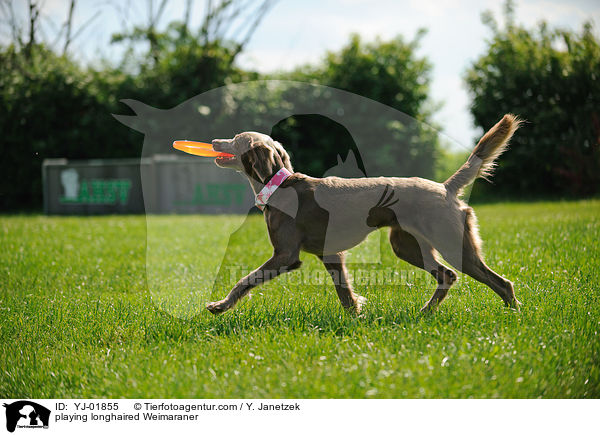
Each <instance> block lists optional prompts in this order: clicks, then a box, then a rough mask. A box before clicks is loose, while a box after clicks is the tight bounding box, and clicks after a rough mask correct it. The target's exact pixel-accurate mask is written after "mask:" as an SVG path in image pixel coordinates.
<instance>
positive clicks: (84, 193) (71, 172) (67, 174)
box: [60, 168, 131, 205]
mask: <svg viewBox="0 0 600 435" xmlns="http://www.w3.org/2000/svg"><path fill="white" fill-rule="evenodd" d="M60 182H61V184H62V186H63V190H64V196H63V197H62V198H60V202H62V203H63V204H99V205H106V204H108V205H112V204H117V203H120V204H127V203H128V202H129V191H130V190H131V180H128V179H109V180H104V179H102V180H101V179H93V180H81V181H80V180H79V174H78V173H77V171H76V170H75V169H73V168H70V169H65V170H64V171H62V172H61V173H60Z"/></svg>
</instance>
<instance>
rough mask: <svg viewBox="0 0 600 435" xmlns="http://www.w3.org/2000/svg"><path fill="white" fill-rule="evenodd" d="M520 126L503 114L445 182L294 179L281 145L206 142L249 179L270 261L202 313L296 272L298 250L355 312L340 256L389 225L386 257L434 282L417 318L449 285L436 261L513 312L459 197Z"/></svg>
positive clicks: (509, 289) (509, 294) (510, 293)
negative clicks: (313, 259) (313, 260)
mask: <svg viewBox="0 0 600 435" xmlns="http://www.w3.org/2000/svg"><path fill="white" fill-rule="evenodd" d="M520 123H521V121H520V120H519V119H518V118H517V117H515V116H514V115H511V114H507V115H504V117H503V118H502V119H501V120H500V121H499V122H498V123H497V124H496V125H495V126H494V127H492V128H491V129H490V130H489V131H488V132H487V133H486V134H485V135H484V136H483V137H482V138H481V140H480V141H479V142H478V144H477V145H476V147H475V148H474V150H473V152H472V153H471V154H470V156H469V158H468V159H467V161H466V162H465V163H464V164H463V165H462V166H461V167H460V168H459V169H458V170H457V171H456V172H455V173H454V174H453V175H452V176H451V177H450V178H448V179H447V180H446V181H445V182H444V183H437V182H434V181H430V180H427V179H423V178H417V177H411V178H395V177H377V178H338V177H326V178H313V177H310V176H308V175H305V174H301V173H297V172H294V170H293V168H292V165H291V162H290V157H289V155H288V153H287V152H286V151H285V149H284V148H283V146H282V145H281V144H280V143H279V142H277V141H275V140H273V139H272V138H271V137H269V136H267V135H265V134H261V133H256V132H244V133H240V134H238V135H236V136H235V137H234V138H233V139H215V140H213V141H212V145H213V149H214V150H215V151H219V152H225V153H229V154H231V155H232V156H233V157H217V158H216V159H215V163H216V165H217V166H219V167H221V168H228V169H234V170H236V171H239V172H241V173H242V174H243V175H244V176H245V177H246V178H247V179H248V181H249V183H250V186H251V187H252V190H253V192H254V193H255V197H256V200H257V205H258V206H259V207H260V208H262V209H263V212H264V218H265V221H266V224H267V229H268V234H269V238H270V241H271V244H272V245H273V255H272V256H271V258H269V259H268V260H267V261H266V262H265V263H264V264H263V265H262V266H260V267H259V268H257V269H256V270H254V271H253V272H251V273H250V274H248V275H247V276H246V277H244V278H242V279H241V280H240V281H238V283H237V284H236V285H235V286H234V287H233V289H232V290H231V291H230V292H229V294H228V295H227V296H226V297H225V298H224V299H223V300H220V301H217V302H212V303H209V304H208V305H207V307H206V308H207V309H208V310H209V311H210V312H212V313H214V314H219V313H223V312H225V311H227V310H229V309H231V308H232V307H233V306H234V305H235V304H236V303H237V302H238V301H239V300H240V299H241V298H242V297H244V296H245V295H246V294H248V292H249V291H250V290H251V289H252V288H254V287H255V286H257V285H259V284H261V283H264V282H266V281H268V280H270V279H273V278H275V277H276V276H278V275H281V274H283V273H287V272H289V271H292V270H294V269H297V268H299V267H300V266H301V261H300V257H299V255H300V251H305V252H309V253H311V254H314V255H316V256H318V257H319V259H321V261H322V262H323V264H324V266H325V268H326V269H327V271H328V272H329V274H330V275H331V277H332V279H333V282H334V285H335V288H336V291H337V294H338V297H339V299H340V302H341V304H342V306H343V307H344V308H346V309H347V310H349V311H352V312H354V313H360V312H361V308H362V306H363V305H364V303H365V301H366V300H365V298H364V297H362V296H359V295H358V294H356V293H355V292H354V290H353V288H352V285H351V283H350V282H349V279H348V274H347V269H346V266H345V264H344V251H346V250H348V249H350V248H352V247H354V246H356V245H358V244H359V243H360V242H362V241H363V240H364V239H365V237H366V236H367V235H368V234H369V233H370V232H372V231H374V230H376V229H378V228H382V227H390V234H389V239H390V243H391V246H392V249H393V252H394V253H395V255H396V256H397V257H398V258H400V259H402V260H404V261H406V262H408V263H410V264H412V265H413V266H416V267H419V268H421V269H424V270H426V271H427V272H429V273H430V274H431V275H432V276H433V277H434V279H435V280H436V281H437V288H436V289H435V291H434V293H433V295H432V297H431V299H429V301H428V302H427V303H426V304H425V306H423V308H422V309H421V311H422V312H430V311H433V310H435V308H436V307H437V306H438V305H439V304H440V303H441V302H442V300H443V299H444V298H445V297H446V295H447V294H448V290H449V289H450V287H451V286H452V285H453V284H454V282H455V281H456V279H457V274H456V272H455V271H454V270H452V269H450V268H448V267H446V266H444V265H443V264H441V263H440V261H439V257H438V255H440V254H441V256H442V257H443V258H444V259H445V260H446V261H447V262H448V263H449V264H450V265H451V266H452V267H454V268H456V269H458V270H459V271H461V272H463V273H466V274H467V275H469V276H471V277H473V278H474V279H476V280H477V281H479V282H482V283H484V284H486V285H487V286H488V287H490V288H491V289H492V290H493V291H494V292H495V293H496V294H498V296H500V298H502V300H503V301H504V303H505V304H506V305H507V306H509V307H512V308H515V309H517V310H518V307H519V304H520V303H519V301H518V300H517V298H516V297H515V293H514V287H513V283H512V282H511V281H509V280H507V279H505V278H503V277H502V276H500V275H498V274H497V273H496V272H494V271H493V270H491V269H490V268H489V267H488V266H487V265H486V264H485V262H484V259H483V256H482V253H481V239H480V237H479V231H478V225H477V218H476V216H475V212H474V211H473V209H472V208H471V207H469V206H467V204H466V203H465V202H463V201H462V200H461V199H460V197H461V194H462V192H463V189H464V188H465V187H467V186H468V185H470V184H471V183H472V182H473V181H474V180H475V179H476V178H478V177H482V178H486V177H489V176H490V175H491V173H492V171H493V168H494V165H495V163H494V162H495V160H496V159H497V158H498V156H499V155H500V154H502V152H503V151H504V150H505V149H506V147H507V145H508V142H509V140H510V138H511V137H512V136H513V134H514V132H515V131H516V130H517V128H518V127H519V125H520Z"/></svg>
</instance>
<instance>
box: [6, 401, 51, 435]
mask: <svg viewBox="0 0 600 435" xmlns="http://www.w3.org/2000/svg"><path fill="white" fill-rule="evenodd" d="M3 406H4V407H5V408H6V430H8V431H9V432H14V431H15V428H19V429H22V428H27V429H48V423H49V421H50V410H49V409H48V408H45V407H44V406H42V405H38V404H37V403H35V402H31V401H29V400H19V401H17V402H13V403H11V404H6V403H5V404H4V405H3Z"/></svg>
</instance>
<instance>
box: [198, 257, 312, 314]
mask: <svg viewBox="0 0 600 435" xmlns="http://www.w3.org/2000/svg"><path fill="white" fill-rule="evenodd" d="M298 254H299V253H297V252H296V253H295V254H277V253H275V254H273V256H272V257H271V258H269V259H268V260H267V261H266V262H265V264H263V265H262V266H260V267H259V268H258V269H256V270H254V271H253V272H250V273H249V274H248V275H246V276H245V277H244V278H242V279H240V280H239V281H238V282H237V284H236V285H235V286H234V287H233V289H232V290H231V291H230V292H229V294H228V295H227V297H225V299H223V300H221V301H217V302H211V303H210V304H208V305H207V306H206V308H207V309H208V310H209V311H210V312H211V313H213V314H220V313H223V312H225V311H227V310H229V309H230V308H232V307H233V306H234V305H235V304H236V303H237V301H239V300H240V299H241V298H243V297H244V296H246V295H247V294H248V292H249V291H250V290H251V289H253V288H254V287H256V286H257V285H260V284H262V283H264V282H267V281H269V280H271V279H273V278H275V277H276V276H279V275H281V274H282V273H286V272H289V271H291V270H294V269H297V268H299V267H300V265H301V264H302V262H301V261H300V258H299V255H298Z"/></svg>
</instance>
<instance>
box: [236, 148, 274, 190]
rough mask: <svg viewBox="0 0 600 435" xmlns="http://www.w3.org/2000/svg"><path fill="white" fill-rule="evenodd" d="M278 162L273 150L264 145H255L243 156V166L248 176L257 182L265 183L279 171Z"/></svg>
mask: <svg viewBox="0 0 600 435" xmlns="http://www.w3.org/2000/svg"><path fill="white" fill-rule="evenodd" d="M277 161H281V159H280V158H279V156H277V158H276V157H275V152H274V151H273V149H272V148H271V147H269V146H267V145H264V144H262V143H254V144H253V146H252V147H251V148H250V149H249V150H248V151H247V152H245V153H244V154H243V155H242V164H243V165H244V170H245V172H246V174H247V175H248V176H250V177H252V178H254V179H255V180H256V181H259V182H261V183H264V181H265V180H266V179H267V178H269V177H270V176H271V175H273V173H274V172H275V171H276V170H278V167H277Z"/></svg>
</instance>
